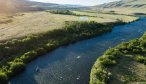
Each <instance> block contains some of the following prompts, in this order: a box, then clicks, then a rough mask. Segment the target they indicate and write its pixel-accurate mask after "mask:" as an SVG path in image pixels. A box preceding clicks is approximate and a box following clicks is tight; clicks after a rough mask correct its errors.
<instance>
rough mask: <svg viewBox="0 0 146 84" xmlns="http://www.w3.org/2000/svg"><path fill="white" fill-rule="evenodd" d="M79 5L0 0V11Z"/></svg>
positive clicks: (39, 9)
mask: <svg viewBox="0 0 146 84" xmlns="http://www.w3.org/2000/svg"><path fill="white" fill-rule="evenodd" d="M78 7H79V6H72V5H59V4H54V3H42V2H35V1H29V0H0V12H1V13H2V12H4V13H5V12H18V11H41V10H50V9H77V8H78Z"/></svg>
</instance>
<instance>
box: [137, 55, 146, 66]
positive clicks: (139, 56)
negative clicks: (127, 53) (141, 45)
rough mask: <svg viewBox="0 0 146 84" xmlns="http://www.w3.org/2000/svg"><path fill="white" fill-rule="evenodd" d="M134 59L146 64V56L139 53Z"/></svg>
mask: <svg viewBox="0 0 146 84" xmlns="http://www.w3.org/2000/svg"><path fill="white" fill-rule="evenodd" d="M134 59H135V60H136V61H138V62H140V63H143V64H146V57H144V56H141V55H137V56H135V58H134Z"/></svg>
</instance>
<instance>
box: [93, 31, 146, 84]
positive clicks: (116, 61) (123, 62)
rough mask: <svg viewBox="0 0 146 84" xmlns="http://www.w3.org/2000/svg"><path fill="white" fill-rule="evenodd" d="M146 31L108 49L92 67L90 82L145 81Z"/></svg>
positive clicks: (104, 83)
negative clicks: (140, 35) (137, 36)
mask: <svg viewBox="0 0 146 84" xmlns="http://www.w3.org/2000/svg"><path fill="white" fill-rule="evenodd" d="M145 44H146V33H145V34H144V35H143V36H142V37H141V38H140V39H134V40H131V41H130V42H124V43H122V44H120V45H118V46H116V47H114V48H111V49H109V50H107V51H106V52H105V53H104V55H103V56H101V57H99V58H98V59H97V61H96V62H95V64H94V65H93V67H92V70H91V74H90V84H135V83H138V82H143V83H144V82H145V83H146V79H145V75H146V73H145V69H146V56H145V55H146V45H145Z"/></svg>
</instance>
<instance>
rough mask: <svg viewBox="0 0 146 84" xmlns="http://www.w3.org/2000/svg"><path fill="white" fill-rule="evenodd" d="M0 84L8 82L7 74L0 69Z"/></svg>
mask: <svg viewBox="0 0 146 84" xmlns="http://www.w3.org/2000/svg"><path fill="white" fill-rule="evenodd" d="M0 84H8V77H7V75H6V74H5V73H3V72H1V71H0Z"/></svg>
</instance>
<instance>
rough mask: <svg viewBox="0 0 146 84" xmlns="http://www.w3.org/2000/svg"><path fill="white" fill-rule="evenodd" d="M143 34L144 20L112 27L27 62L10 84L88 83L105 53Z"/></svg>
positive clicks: (145, 24)
mask: <svg viewBox="0 0 146 84" xmlns="http://www.w3.org/2000/svg"><path fill="white" fill-rule="evenodd" d="M144 31H146V18H141V19H140V20H139V21H136V22H133V23H129V24H126V25H121V26H115V27H114V28H113V31H112V32H110V33H106V34H104V35H101V36H97V37H95V38H92V39H88V40H84V41H80V42H77V43H75V44H71V45H69V46H65V47H60V48H58V49H56V50H54V51H53V52H51V53H48V54H46V55H44V56H42V57H40V58H38V59H36V60H34V61H33V62H31V63H29V64H28V65H27V68H26V70H25V71H24V72H23V73H21V74H19V75H17V76H16V77H14V78H13V79H12V80H10V84H89V77H90V70H91V68H92V65H93V64H94V62H95V61H96V59H97V58H98V57H99V56H101V55H102V54H103V53H104V51H106V50H107V49H108V48H110V47H114V46H116V45H117V44H120V43H121V42H123V41H129V40H131V39H134V38H139V37H141V36H142V35H143V33H144ZM36 68H38V69H39V71H38V72H36Z"/></svg>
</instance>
